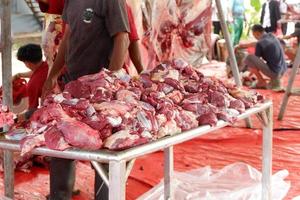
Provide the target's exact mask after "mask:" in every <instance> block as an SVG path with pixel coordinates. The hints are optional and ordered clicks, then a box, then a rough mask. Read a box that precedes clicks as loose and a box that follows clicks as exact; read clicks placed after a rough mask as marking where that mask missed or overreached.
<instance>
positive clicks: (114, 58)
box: [108, 32, 129, 71]
mask: <svg viewBox="0 0 300 200" xmlns="http://www.w3.org/2000/svg"><path fill="white" fill-rule="evenodd" d="M128 46H129V38H128V33H127V32H120V33H117V34H116V35H115V36H114V47H113V52H112V55H111V58H110V63H109V68H108V69H109V70H111V71H117V70H119V69H121V68H122V67H123V65H124V62H125V57H126V53H127V50H128Z"/></svg>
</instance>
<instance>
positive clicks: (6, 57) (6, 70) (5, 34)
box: [0, 0, 14, 199]
mask: <svg viewBox="0 0 300 200" xmlns="http://www.w3.org/2000/svg"><path fill="white" fill-rule="evenodd" d="M0 8H1V9H2V12H1V13H2V15H1V42H2V43H3V50H2V88H3V93H2V94H3V96H2V99H3V104H4V105H7V106H8V107H9V108H11V107H12V104H13V103H12V83H11V77H12V70H11V55H12V54H11V46H12V44H11V41H12V40H11V0H1V7H0ZM4 182H5V196H6V197H9V198H11V199H13V197H14V167H13V153H12V152H11V151H8V150H5V151H4Z"/></svg>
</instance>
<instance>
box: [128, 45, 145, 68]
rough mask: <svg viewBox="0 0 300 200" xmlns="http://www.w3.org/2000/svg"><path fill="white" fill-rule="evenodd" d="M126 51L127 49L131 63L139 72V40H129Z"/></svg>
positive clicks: (140, 59)
mask: <svg viewBox="0 0 300 200" xmlns="http://www.w3.org/2000/svg"><path fill="white" fill-rule="evenodd" d="M128 51H129V57H130V59H131V61H132V63H133V64H134V66H135V68H136V70H137V72H138V73H141V72H142V71H143V64H142V58H141V52H140V47H139V42H138V41H132V42H130V45H129V48H128Z"/></svg>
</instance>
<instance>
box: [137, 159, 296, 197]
mask: <svg viewBox="0 0 300 200" xmlns="http://www.w3.org/2000/svg"><path fill="white" fill-rule="evenodd" d="M287 176H288V171H287V170H281V171H279V172H277V173H276V174H274V175H273V176H272V200H281V199H283V198H284V197H285V196H286V194H287V192H288V190H289V188H290V182H286V181H284V179H285V178H286V177H287ZM172 183H173V187H174V197H175V200H182V199H186V200H228V199H230V200H240V199H244V200H257V199H261V194H262V192H261V173H260V172H259V171H258V170H256V169H255V168H253V167H251V166H250V165H247V164H245V163H234V164H231V165H228V166H226V167H224V168H223V169H221V170H217V171H216V170H213V169H211V168H210V167H209V166H207V167H204V168H199V169H195V170H192V171H189V172H180V173H179V172H177V173H175V174H174V181H172ZM163 191H164V186H163V180H162V181H161V182H160V184H159V185H157V186H155V187H154V188H153V189H151V190H150V191H148V192H147V193H145V194H144V195H143V196H141V197H140V198H139V200H163V199H164V196H163Z"/></svg>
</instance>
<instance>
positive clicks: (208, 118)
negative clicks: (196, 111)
mask: <svg viewBox="0 0 300 200" xmlns="http://www.w3.org/2000/svg"><path fill="white" fill-rule="evenodd" d="M198 122H199V125H210V126H215V125H217V122H218V119H217V116H216V114H215V113H213V112H208V113H206V114H203V115H201V116H200V117H198Z"/></svg>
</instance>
